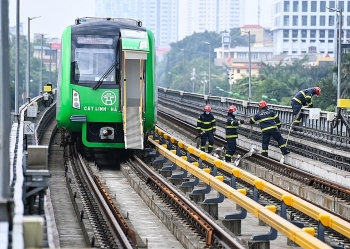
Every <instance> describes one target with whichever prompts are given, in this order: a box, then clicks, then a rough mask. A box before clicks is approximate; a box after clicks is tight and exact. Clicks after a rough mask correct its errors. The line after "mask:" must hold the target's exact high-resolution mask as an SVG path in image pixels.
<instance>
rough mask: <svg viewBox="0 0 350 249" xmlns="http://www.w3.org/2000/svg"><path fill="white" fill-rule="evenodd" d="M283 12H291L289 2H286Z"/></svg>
mask: <svg viewBox="0 0 350 249" xmlns="http://www.w3.org/2000/svg"><path fill="white" fill-rule="evenodd" d="M283 10H284V12H289V1H284V7H283Z"/></svg>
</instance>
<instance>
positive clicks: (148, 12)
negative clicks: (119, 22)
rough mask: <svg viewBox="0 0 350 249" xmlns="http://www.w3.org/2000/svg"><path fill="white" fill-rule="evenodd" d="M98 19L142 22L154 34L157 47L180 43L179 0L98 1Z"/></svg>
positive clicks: (96, 2)
mask: <svg viewBox="0 0 350 249" xmlns="http://www.w3.org/2000/svg"><path fill="white" fill-rule="evenodd" d="M95 5H96V8H95V9H96V16H97V17H119V18H132V19H136V20H141V21H142V24H143V26H144V27H146V28H149V29H150V30H152V32H154V34H155V37H156V46H157V47H159V46H167V45H169V44H170V43H172V42H176V41H178V35H177V30H178V0H118V1H115V0H96V1H95Z"/></svg>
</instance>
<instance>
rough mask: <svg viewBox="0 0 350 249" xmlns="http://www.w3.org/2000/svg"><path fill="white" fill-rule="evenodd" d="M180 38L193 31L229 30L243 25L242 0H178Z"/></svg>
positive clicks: (243, 5) (243, 2)
mask: <svg viewBox="0 0 350 249" xmlns="http://www.w3.org/2000/svg"><path fill="white" fill-rule="evenodd" d="M178 3H179V30H178V37H179V40H182V39H183V38H185V37H186V36H190V35H192V34H193V33H194V32H204V31H206V30H207V31H214V32H217V33H219V32H221V31H225V30H226V31H230V29H232V28H238V27H241V26H243V25H244V14H245V11H244V8H245V1H244V0H178Z"/></svg>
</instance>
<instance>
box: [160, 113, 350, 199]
mask: <svg viewBox="0 0 350 249" xmlns="http://www.w3.org/2000/svg"><path fill="white" fill-rule="evenodd" d="M159 116H160V117H162V118H164V119H167V120H171V122H173V123H175V124H176V126H178V127H179V128H180V129H183V130H186V131H188V132H190V133H192V134H195V132H196V128H195V127H194V126H192V125H190V124H188V123H186V122H183V121H182V120H180V119H177V118H175V117H173V116H171V115H168V114H165V113H164V112H161V111H159ZM215 144H216V146H218V147H223V146H225V145H226V140H225V139H223V138H220V137H216V138H215ZM237 152H238V153H239V154H241V155H244V154H246V153H247V152H248V150H246V149H243V148H240V147H237ZM247 160H249V161H251V162H255V163H257V164H259V165H260V166H263V167H265V168H266V169H268V170H272V171H273V172H276V173H278V174H280V175H283V176H286V177H288V178H290V179H293V180H296V181H299V182H300V183H301V184H305V185H307V186H312V187H313V188H315V189H317V190H321V191H322V192H325V193H328V194H331V195H332V196H335V197H337V198H343V199H345V200H350V190H349V189H348V188H345V187H344V186H342V185H339V184H336V183H334V182H330V181H327V180H324V179H323V178H320V177H316V176H315V175H313V174H310V173H308V172H305V171H302V170H299V169H297V168H294V167H291V166H288V165H285V164H281V163H279V162H277V161H275V160H272V159H269V158H266V157H263V156H261V155H253V156H251V157H249V158H247Z"/></svg>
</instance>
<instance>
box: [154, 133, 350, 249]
mask: <svg viewBox="0 0 350 249" xmlns="http://www.w3.org/2000/svg"><path fill="white" fill-rule="evenodd" d="M155 134H158V135H159V136H161V137H162V138H163V139H164V140H165V141H168V142H169V143H170V144H172V145H174V146H177V147H179V148H181V149H183V150H185V151H187V152H188V153H190V154H191V155H193V156H196V157H198V158H200V160H202V161H205V162H207V163H208V164H210V165H213V166H214V167H216V168H220V169H222V170H224V171H225V172H227V173H229V174H230V175H231V187H229V186H228V185H227V184H225V183H222V182H221V183H218V182H217V180H215V181H214V179H213V177H212V176H209V175H208V174H207V173H204V171H203V170H201V169H198V168H196V167H195V166H193V164H191V163H189V162H187V161H186V163H185V160H184V159H182V158H181V157H179V156H177V155H175V154H174V152H171V151H169V150H168V149H166V148H164V147H163V146H161V145H159V144H158V143H157V142H155V141H154V140H152V139H150V138H149V140H150V141H151V143H152V144H154V145H155V146H156V150H157V151H159V152H160V153H161V154H162V155H164V156H165V157H167V158H168V159H169V160H171V161H172V162H174V163H176V164H177V165H178V166H180V167H181V168H183V169H184V170H186V171H188V172H190V173H191V174H193V175H194V176H196V177H198V178H199V179H201V180H202V181H203V182H205V183H206V184H208V185H210V186H212V187H213V188H214V189H216V190H218V191H219V192H220V193H222V194H223V195H225V196H226V197H228V198H230V199H232V200H233V201H235V202H236V203H237V204H239V205H240V206H242V207H244V208H245V209H246V210H247V211H249V212H250V213H252V214H254V215H255V216H256V217H258V218H259V219H261V217H260V215H259V212H260V209H261V207H260V206H256V204H257V201H258V199H257V198H258V191H262V192H265V193H266V194H269V195H271V196H272V197H274V198H276V199H278V200H280V201H281V216H278V217H279V218H281V217H283V218H282V219H284V222H287V223H289V222H288V221H287V220H286V219H287V218H286V208H287V206H289V207H293V208H295V209H296V210H299V211H300V212H302V213H304V214H305V215H307V216H309V217H311V218H313V219H314V220H316V221H317V222H318V229H317V238H318V239H319V240H320V241H324V232H325V229H326V228H330V229H332V230H334V231H336V232H338V233H340V234H342V235H343V236H345V237H347V238H350V230H349V229H348V228H349V227H350V223H348V222H346V221H344V220H342V219H341V218H339V217H336V216H334V215H332V214H330V213H329V212H327V211H325V210H322V209H321V208H318V207H316V206H314V205H312V204H310V203H308V202H306V201H304V200H302V199H301V198H299V197H297V196H294V195H292V194H290V193H288V192H286V191H284V190H283V189H280V188H278V187H276V186H274V185H272V184H270V183H269V182H267V181H264V180H262V179H260V178H258V177H256V176H254V175H252V174H250V173H248V172H246V171H244V170H242V169H240V168H238V167H235V166H233V165H232V164H229V163H226V162H224V161H222V160H220V159H218V158H216V157H214V156H211V155H209V154H207V153H205V152H203V151H201V150H199V149H196V148H194V147H193V146H191V145H188V144H186V143H183V142H181V141H178V140H177V139H176V138H174V137H172V136H170V135H169V134H167V133H165V132H164V131H162V130H159V129H156V130H155ZM213 171H215V169H214V170H213ZM237 179H241V180H243V181H245V182H247V183H249V184H251V185H252V186H253V187H254V189H253V200H252V199H250V198H248V197H245V199H244V202H246V201H247V202H246V203H243V204H242V202H241V201H240V200H243V199H240V198H242V197H240V198H238V197H237V196H236V194H237V192H236V191H237V190H236V191H233V190H234V189H236V180H237ZM232 193H235V195H234V196H231V195H232ZM230 196H231V197H230ZM246 198H247V200H246ZM253 203H254V204H253ZM258 205H260V204H258ZM263 214H264V215H265V211H264V212H263ZM269 215H270V216H268V218H266V219H267V220H263V219H262V220H263V221H264V222H266V223H267V224H269V225H270V226H271V227H273V228H275V229H276V230H278V231H280V232H282V233H283V234H285V235H286V236H287V237H288V238H289V239H291V240H292V241H294V242H295V243H297V244H299V245H300V246H303V247H304V246H305V248H315V247H312V246H311V247H308V246H310V245H309V244H308V242H306V241H304V240H302V241H300V240H299V238H296V237H295V238H293V236H292V237H289V236H291V234H294V230H293V229H295V228H294V225H293V227H285V226H286V225H285V223H284V222H282V223H280V221H282V220H281V219H276V217H275V216H274V215H275V214H274V215H271V214H269ZM269 219H272V220H269ZM289 224H291V223H289ZM285 229H286V230H285ZM300 243H302V244H300ZM319 248H325V247H319Z"/></svg>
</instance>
